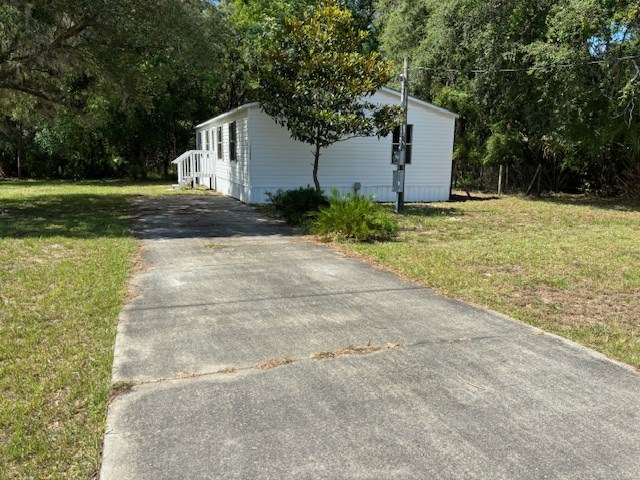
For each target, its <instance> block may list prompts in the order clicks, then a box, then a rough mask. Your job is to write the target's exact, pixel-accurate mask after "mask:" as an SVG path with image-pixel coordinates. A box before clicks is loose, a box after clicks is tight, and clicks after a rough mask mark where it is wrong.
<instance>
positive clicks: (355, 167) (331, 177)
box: [251, 91, 455, 203]
mask: <svg viewBox="0 0 640 480" xmlns="http://www.w3.org/2000/svg"><path fill="white" fill-rule="evenodd" d="M374 101H376V102H377V103H380V104H384V103H386V104H394V105H395V104H397V103H398V98H397V97H396V96H395V95H392V94H388V93H386V92H384V91H380V92H378V93H377V94H376V95H375V96H374ZM252 115H253V117H254V120H253V121H252V122H251V126H252V130H251V142H252V145H251V147H252V159H251V180H252V182H251V185H252V188H253V191H252V195H251V198H252V201H254V202H256V203H261V202H264V201H266V198H265V194H266V192H268V191H274V190H276V189H277V188H296V187H300V186H307V185H313V177H312V168H313V167H312V165H313V153H312V150H313V146H312V145H309V144H304V143H300V142H295V141H293V140H292V139H291V138H290V135H289V132H288V131H287V130H286V129H285V128H282V127H280V126H279V125H278V124H277V123H276V122H275V121H274V120H273V119H271V118H270V117H269V116H267V115H266V114H264V113H263V112H262V111H260V109H259V108H257V107H256V108H253V109H252ZM454 122H455V119H454V117H453V116H452V115H446V114H442V113H440V112H436V111H430V110H427V109H426V108H424V107H422V106H420V105H415V104H413V105H412V104H411V103H410V105H409V118H408V123H410V124H412V125H413V132H412V133H413V138H412V162H411V165H407V166H406V183H405V189H406V190H405V199H406V200H407V201H426V200H433V201H437V200H448V198H449V187H450V182H451V157H452V151H453V131H454ZM391 145H392V136H391V135H389V136H388V137H386V138H381V139H378V138H376V137H367V138H353V139H350V140H347V141H344V142H338V143H336V144H334V145H332V146H330V147H328V148H326V149H323V150H322V152H321V153H322V155H321V157H320V164H319V169H318V178H319V180H320V185H321V187H322V188H323V190H324V191H325V192H327V193H328V192H330V190H331V187H337V188H338V189H339V190H342V191H350V190H351V189H352V188H353V185H354V183H356V182H360V184H361V185H362V189H361V193H363V194H367V195H369V194H375V195H376V196H377V198H378V200H380V201H393V200H394V199H395V193H394V192H393V191H392V188H391V177H392V172H393V170H395V168H396V167H395V166H394V165H392V164H391Z"/></svg>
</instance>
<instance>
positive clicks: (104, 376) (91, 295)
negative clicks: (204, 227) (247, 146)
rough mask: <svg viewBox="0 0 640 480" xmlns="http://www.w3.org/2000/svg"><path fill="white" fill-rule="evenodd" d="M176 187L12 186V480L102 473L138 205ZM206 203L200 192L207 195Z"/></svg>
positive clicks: (3, 290)
mask: <svg viewBox="0 0 640 480" xmlns="http://www.w3.org/2000/svg"><path fill="white" fill-rule="evenodd" d="M167 193H170V192H168V190H167V185H166V184H163V185H160V184H148V185H131V184H124V183H118V182H81V183H65V182H17V181H9V182H7V181H2V182H0V478H2V479H18V478H19V479H27V478H34V479H46V478H52V479H59V478H78V479H88V478H90V477H91V476H92V474H94V473H95V472H96V470H97V469H98V468H99V465H100V450H101V445H102V436H103V433H104V425H105V418H106V410H107V402H108V396H109V385H110V381H111V364H112V357H113V344H114V339H115V332H116V323H117V317H118V313H119V311H120V308H121V306H122V303H123V301H124V298H125V294H126V280H127V278H128V276H129V274H130V271H131V268H132V265H133V262H134V259H135V256H136V252H137V251H138V244H137V241H136V240H135V239H134V238H133V237H132V236H131V232H130V229H129V200H130V198H132V196H134V195H140V194H143V195H162V194H167ZM196 193H197V192H196Z"/></svg>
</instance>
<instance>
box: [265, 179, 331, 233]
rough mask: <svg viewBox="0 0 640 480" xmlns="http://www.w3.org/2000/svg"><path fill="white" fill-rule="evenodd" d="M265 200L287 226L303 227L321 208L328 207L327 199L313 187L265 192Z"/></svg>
mask: <svg viewBox="0 0 640 480" xmlns="http://www.w3.org/2000/svg"><path fill="white" fill-rule="evenodd" d="M267 198H268V199H269V203H271V205H272V206H273V207H274V208H275V210H276V211H277V212H278V213H279V214H280V215H282V217H283V218H284V219H285V220H286V221H287V223H288V224H289V225H298V226H302V225H305V224H306V223H307V222H308V221H309V220H310V219H312V218H313V217H314V216H315V215H317V213H318V210H319V209H320V207H321V206H326V205H329V202H328V200H327V197H325V196H324V194H323V193H321V192H320V193H318V192H317V191H316V189H315V188H313V187H300V188H297V189H295V190H282V189H280V190H277V191H276V193H271V192H267Z"/></svg>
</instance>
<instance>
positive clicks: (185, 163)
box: [171, 150, 216, 185]
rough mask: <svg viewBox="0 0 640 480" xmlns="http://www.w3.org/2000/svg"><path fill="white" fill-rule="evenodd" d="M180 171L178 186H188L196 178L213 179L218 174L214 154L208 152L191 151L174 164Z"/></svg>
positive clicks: (177, 159)
mask: <svg viewBox="0 0 640 480" xmlns="http://www.w3.org/2000/svg"><path fill="white" fill-rule="evenodd" d="M171 163H173V164H175V165H176V167H177V169H178V184H180V185H186V184H187V183H191V182H193V181H194V180H195V179H196V178H207V177H209V178H211V177H215V174H216V160H215V156H214V152H211V151H208V150H189V151H188V152H184V153H183V154H182V155H180V156H179V157H178V158H176V159H175V160H174V161H173V162H171Z"/></svg>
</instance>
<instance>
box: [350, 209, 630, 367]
mask: <svg viewBox="0 0 640 480" xmlns="http://www.w3.org/2000/svg"><path fill="white" fill-rule="evenodd" d="M400 219H401V228H402V233H401V236H400V238H399V240H398V241H395V242H384V243H376V244H353V245H349V244H345V245H344V248H348V249H351V250H353V251H356V252H358V253H360V254H363V255H365V256H367V257H368V258H370V259H372V260H373V261H375V262H377V263H379V264H381V265H383V266H385V267H387V268H390V269H392V270H394V271H396V272H398V273H401V274H403V275H405V276H407V277H410V278H412V279H416V280H418V281H419V282H421V283H422V284H423V285H426V286H429V287H432V288H434V289H436V290H437V291H439V292H441V293H443V294H444V295H447V296H451V297H455V298H459V299H463V300H466V301H470V302H473V303H475V304H478V305H483V306H486V307H489V308H491V309H494V310H496V311H499V312H502V313H505V314H507V315H510V316H513V317H515V318H518V319H520V320H523V321H525V322H527V323H530V324H532V325H536V326H539V327H541V328H543V329H546V330H547V331H550V332H554V333H558V334H560V335H563V336H565V337H567V338H570V339H572V340H575V341H577V342H579V343H582V344H584V345H587V346H589V347H592V348H594V349H596V350H599V351H601V352H603V353H605V354H606V355H608V356H610V357H612V358H615V359H618V360H621V361H623V362H626V363H628V364H630V365H633V366H635V367H640V204H639V203H638V202H635V203H634V202H615V201H606V200H592V199H591V200H590V199H584V198H579V197H570V196H557V197H551V198H547V199H541V200H533V199H526V198H521V197H503V198H500V199H484V200H482V201H467V202H451V203H440V204H423V205H410V206H408V208H407V209H406V211H405V213H404V214H403V215H401V217H400Z"/></svg>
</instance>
